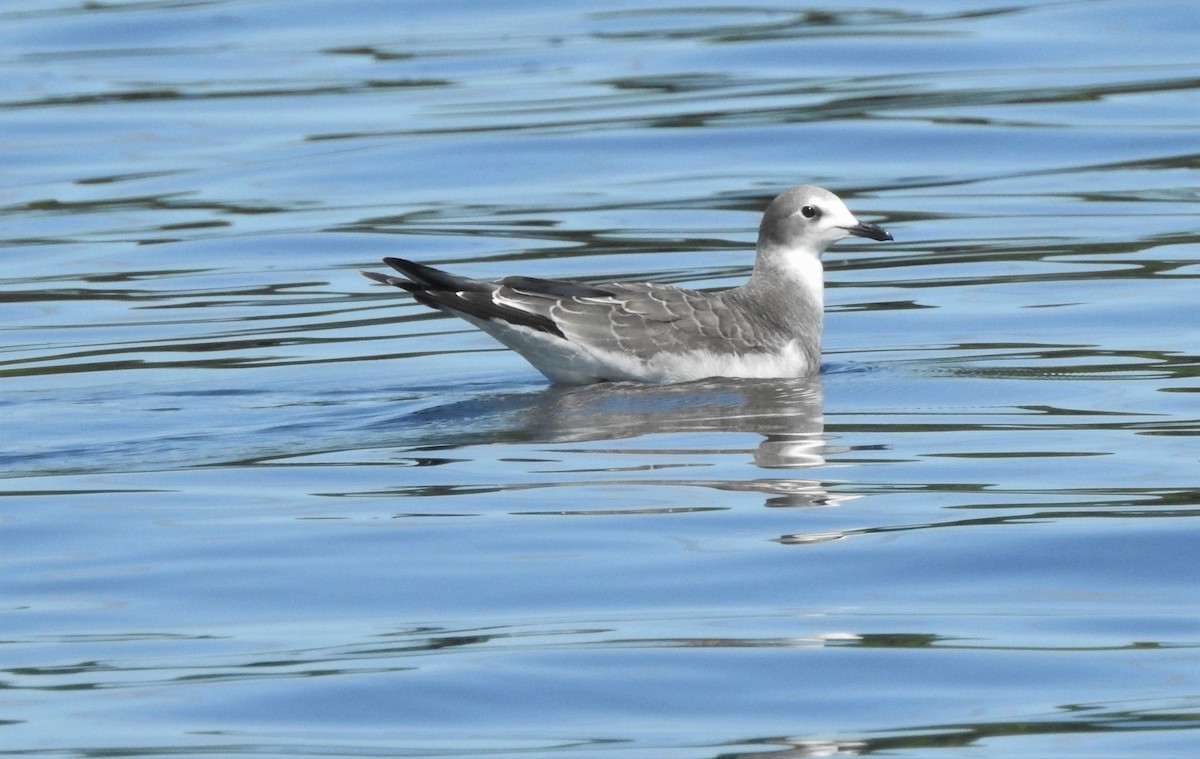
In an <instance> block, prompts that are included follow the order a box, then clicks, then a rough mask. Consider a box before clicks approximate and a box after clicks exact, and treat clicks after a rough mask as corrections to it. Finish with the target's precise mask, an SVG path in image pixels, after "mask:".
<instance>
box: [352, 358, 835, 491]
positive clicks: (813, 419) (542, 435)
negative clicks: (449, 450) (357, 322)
mask: <svg viewBox="0 0 1200 759" xmlns="http://www.w3.org/2000/svg"><path fill="white" fill-rule="evenodd" d="M371 428H372V431H375V432H383V433H385V434H386V433H387V432H388V431H394V430H398V429H402V430H404V431H405V432H404V434H405V435H406V436H407V435H413V434H415V435H416V436H417V437H418V438H419V439H423V442H420V443H418V444H419V445H423V446H429V447H431V448H433V447H439V446H449V447H457V446H461V445H464V444H470V443H495V442H510V443H511V442H518V443H556V442H579V441H593V440H621V439H628V438H636V437H642V436H645V435H663V434H676V433H688V434H692V433H706V432H719V433H753V434H757V435H761V436H762V437H763V440H762V441H761V442H760V443H759V444H758V446H757V448H756V449H755V451H754V463H755V464H756V465H757V466H759V467H761V468H764V469H778V468H791V467H812V466H819V465H821V464H823V463H824V462H825V460H824V458H823V457H822V455H821V448H822V446H823V445H824V441H823V438H822V433H823V431H824V424H823V417H822V392H821V381H820V379H819V378H808V379H794V380H793V379H781V380H736V379H710V380H702V381H698V382H689V383H684V384H678V385H641V384H634V383H624V382H621V383H611V384H598V385H588V386H584V387H571V388H564V387H550V388H547V389H545V390H541V391H538V392H533V393H515V394H500V395H485V396H479V397H476V398H471V399H468V400H462V401H455V402H452V403H449V404H445V405H439V406H434V407H431V408H427V409H422V410H420V411H416V412H413V413H410V414H405V415H403V416H401V417H396V418H393V419H389V420H385V421H383V422H379V423H376V424H373V425H372V427H371Z"/></svg>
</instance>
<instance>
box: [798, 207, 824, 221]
mask: <svg viewBox="0 0 1200 759" xmlns="http://www.w3.org/2000/svg"><path fill="white" fill-rule="evenodd" d="M800 215H801V216H803V217H804V218H806V219H815V218H817V217H818V216H820V215H821V212H820V211H818V210H817V207H816V206H803V207H801V208H800Z"/></svg>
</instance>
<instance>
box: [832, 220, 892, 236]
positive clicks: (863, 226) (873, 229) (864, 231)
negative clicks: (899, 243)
mask: <svg viewBox="0 0 1200 759" xmlns="http://www.w3.org/2000/svg"><path fill="white" fill-rule="evenodd" d="M842 229H844V230H846V231H847V232H849V233H850V234H852V235H854V236H855V237H866V238H869V239H872V240H894V239H896V238H894V237H892V234H891V232H888V231H887V230H885V229H884V228H883V227H881V226H879V225H878V224H868V223H866V222H859V223H858V224H855V225H854V226H853V227H842Z"/></svg>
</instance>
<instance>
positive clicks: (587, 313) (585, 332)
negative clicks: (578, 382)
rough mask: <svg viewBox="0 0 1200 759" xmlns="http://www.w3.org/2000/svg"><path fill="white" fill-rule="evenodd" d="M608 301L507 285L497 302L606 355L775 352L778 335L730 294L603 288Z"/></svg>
mask: <svg viewBox="0 0 1200 759" xmlns="http://www.w3.org/2000/svg"><path fill="white" fill-rule="evenodd" d="M598 289H602V290H604V291H605V294H604V295H575V296H569V297H562V296H559V297H553V296H551V297H547V296H546V295H544V294H542V293H537V292H529V291H526V290H524V289H522V288H520V287H514V286H513V285H512V284H510V283H509V281H508V280H504V282H503V284H502V287H501V288H500V289H499V290H498V291H497V292H496V294H495V298H496V299H497V300H498V301H500V302H502V303H506V304H512V305H513V306H514V307H517V308H519V309H521V310H523V311H529V312H534V313H537V314H539V315H541V316H544V317H546V318H547V319H549V320H550V321H552V322H553V323H554V325H555V327H556V328H557V329H558V331H559V332H560V333H561V334H562V336H563V337H565V338H566V339H567V340H570V341H571V342H573V343H578V344H581V345H587V346H589V347H592V348H594V349H598V350H601V351H611V352H617V353H623V354H627V355H632V356H637V357H639V358H642V359H647V358H650V357H651V356H654V355H656V354H659V353H687V352H690V351H695V350H707V351H710V352H712V353H715V354H727V353H743V352H752V351H759V350H770V349H772V348H776V347H778V344H779V342H780V341H777V340H774V339H772V338H773V337H775V333H774V332H773V331H772V330H769V329H764V326H765V325H762V324H755V323H753V322H752V320H751V319H749V318H747V315H746V313H745V311H744V310H743V309H741V308H738V307H737V305H736V304H735V303H731V302H729V300H728V299H727V298H726V297H725V293H726V292H729V291H725V292H701V291H697V290H685V289H682V288H678V287H671V286H669V285H658V284H610V285H602V286H600V288H598Z"/></svg>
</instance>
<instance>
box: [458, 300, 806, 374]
mask: <svg viewBox="0 0 1200 759" xmlns="http://www.w3.org/2000/svg"><path fill="white" fill-rule="evenodd" d="M460 316H461V314H460ZM463 318H465V319H466V320H467V321H469V322H471V323H472V324H474V325H475V326H477V327H479V328H480V329H482V330H483V331H484V332H487V333H488V334H489V335H491V336H492V337H494V338H496V339H497V340H499V341H500V342H501V343H503V344H505V345H507V346H508V347H509V348H512V349H513V350H514V351H516V352H517V353H519V354H521V356H523V357H524V358H525V360H526V361H528V362H529V363H530V364H533V366H534V368H536V369H537V370H538V371H539V372H541V373H542V374H544V375H546V377H547V378H549V379H550V381H551V382H558V383H563V384H570V385H584V384H588V383H591V382H605V381H608V382H619V381H622V380H630V381H636V382H653V383H658V384H666V383H672V382H688V381H690V380H697V379H703V378H705V377H745V378H761V379H765V378H776V377H802V376H805V375H808V374H811V373H813V372H815V371H816V370H817V369H818V367H817V366H811V365H810V362H809V361H808V359H807V357H806V356H805V354H804V351H802V350H800V347H799V345H798V344H797V343H796V342H795V341H793V342H791V343H788V344H787V345H786V346H784V348H783V349H782V350H780V351H778V352H776V353H747V354H743V355H733V354H724V355H718V354H714V353H712V352H711V351H705V350H697V351H691V352H688V353H660V354H658V355H656V356H654V357H652V358H650V359H649V360H645V361H643V360H642V359H639V358H637V357H635V356H630V355H628V354H625V353H613V352H610V351H598V350H594V349H591V348H588V347H587V346H582V345H578V344H575V343H572V342H570V341H568V340H564V339H563V338H561V337H555V336H554V335H550V334H547V333H545V332H540V331H538V330H535V329H531V328H529V327H521V326H516V325H513V324H509V323H508V322H500V321H492V320H487V321H485V320H482V319H477V318H473V317H467V316H464V317H463Z"/></svg>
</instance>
